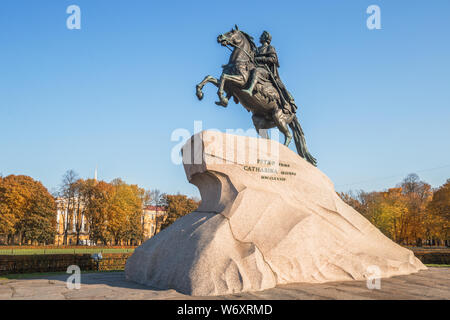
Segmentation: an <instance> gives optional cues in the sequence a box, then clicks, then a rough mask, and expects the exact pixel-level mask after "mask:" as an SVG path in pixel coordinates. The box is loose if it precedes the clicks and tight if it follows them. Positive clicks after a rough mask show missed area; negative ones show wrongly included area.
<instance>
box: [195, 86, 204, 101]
mask: <svg viewBox="0 0 450 320" xmlns="http://www.w3.org/2000/svg"><path fill="white" fill-rule="evenodd" d="M195 94H196V95H197V98H198V100H200V101H201V100H202V99H203V92H202V90H201V89H200V88H199V87H198V86H197V87H196V91H195Z"/></svg>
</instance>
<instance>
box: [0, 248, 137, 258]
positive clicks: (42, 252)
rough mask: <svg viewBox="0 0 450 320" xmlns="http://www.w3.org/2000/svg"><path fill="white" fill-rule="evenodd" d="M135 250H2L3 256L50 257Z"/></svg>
mask: <svg viewBox="0 0 450 320" xmlns="http://www.w3.org/2000/svg"><path fill="white" fill-rule="evenodd" d="M133 251H134V248H129V249H119V248H104V249H102V248H74V249H69V248H67V249H66V248H64V249H0V256H2V255H12V256H16V255H26V256H28V255H50V254H93V253H100V252H101V253H102V254H104V253H132V252H133Z"/></svg>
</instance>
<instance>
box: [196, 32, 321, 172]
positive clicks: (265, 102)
mask: <svg viewBox="0 0 450 320" xmlns="http://www.w3.org/2000/svg"><path fill="white" fill-rule="evenodd" d="M217 42H218V43H220V44H221V45H222V46H231V47H233V48H234V49H233V51H232V53H231V56H230V59H229V61H228V64H226V65H223V66H222V68H223V72H222V76H221V77H220V80H218V79H216V78H214V77H212V76H210V75H208V76H206V77H205V79H203V81H202V82H200V83H199V84H198V85H197V86H196V94H197V97H198V99H199V100H202V99H203V92H202V89H203V87H204V85H205V84H206V83H208V82H209V83H212V84H214V85H215V86H216V87H218V88H219V90H218V92H217V94H218V96H219V101H218V102H216V104H217V105H220V106H223V107H227V105H228V100H229V99H230V98H231V97H233V99H234V101H235V102H236V103H241V104H242V105H243V106H244V108H245V109H247V110H248V111H250V112H251V113H252V114H253V116H252V120H253V124H254V126H255V128H256V131H257V132H258V134H259V135H261V136H262V137H263V138H266V139H268V135H267V131H266V130H267V129H271V128H274V127H277V128H278V129H279V130H280V131H281V132H282V133H283V135H284V137H285V140H284V145H285V146H289V144H290V142H291V140H292V134H291V132H290V131H289V127H290V128H291V130H292V133H293V136H294V141H295V146H296V148H297V152H298V154H299V155H300V156H301V157H302V158H304V159H305V160H307V161H308V162H310V163H311V164H312V165H314V166H315V165H316V163H317V162H316V159H315V158H314V157H313V156H312V155H311V154H310V153H309V152H308V149H307V148H306V141H305V138H304V134H303V130H302V128H301V126H300V123H299V122H298V119H297V116H296V115H295V113H294V112H291V111H287V112H286V111H283V110H284V109H283V105H282V99H281V97H280V93H279V91H278V90H277V88H276V87H274V84H273V83H272V81H270V80H267V81H264V80H260V81H259V82H258V83H257V85H256V87H255V93H254V94H253V95H252V96H250V95H249V94H248V93H247V92H245V91H243V89H245V88H246V85H247V81H248V78H249V75H250V73H251V71H252V70H253V69H254V68H256V67H257V65H256V64H255V62H254V61H255V60H254V57H255V51H256V45H255V44H254V42H253V39H252V37H250V36H249V35H248V34H246V33H245V32H243V31H240V30H239V29H238V27H237V26H236V28H235V29H232V30H231V31H230V32H227V33H225V34H222V35H220V36H218V37H217ZM225 94H226V95H225Z"/></svg>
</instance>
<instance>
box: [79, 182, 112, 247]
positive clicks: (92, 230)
mask: <svg viewBox="0 0 450 320" xmlns="http://www.w3.org/2000/svg"><path fill="white" fill-rule="evenodd" d="M113 193H114V188H113V186H112V185H111V184H109V183H107V182H104V181H99V182H97V181H95V180H91V179H90V180H86V181H85V183H84V187H83V189H82V197H83V199H84V208H85V209H84V215H85V219H86V221H87V225H88V230H89V238H90V239H91V240H92V241H94V242H95V243H98V242H101V243H102V244H104V245H107V244H108V238H109V235H108V212H109V207H110V203H111V198H112V196H113Z"/></svg>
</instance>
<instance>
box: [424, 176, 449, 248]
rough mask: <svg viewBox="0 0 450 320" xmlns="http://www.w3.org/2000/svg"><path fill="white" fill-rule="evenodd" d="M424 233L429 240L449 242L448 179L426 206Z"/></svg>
mask: <svg viewBox="0 0 450 320" xmlns="http://www.w3.org/2000/svg"><path fill="white" fill-rule="evenodd" d="M427 209H428V212H429V219H427V223H426V226H425V228H426V233H427V236H428V238H429V239H434V240H435V241H437V242H438V244H440V243H439V242H440V240H443V241H447V242H448V241H450V179H448V180H447V182H446V183H445V184H444V185H442V186H441V187H440V188H438V189H437V190H436V191H435V192H434V194H433V197H432V200H431V201H430V203H429V204H428V207H427Z"/></svg>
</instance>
